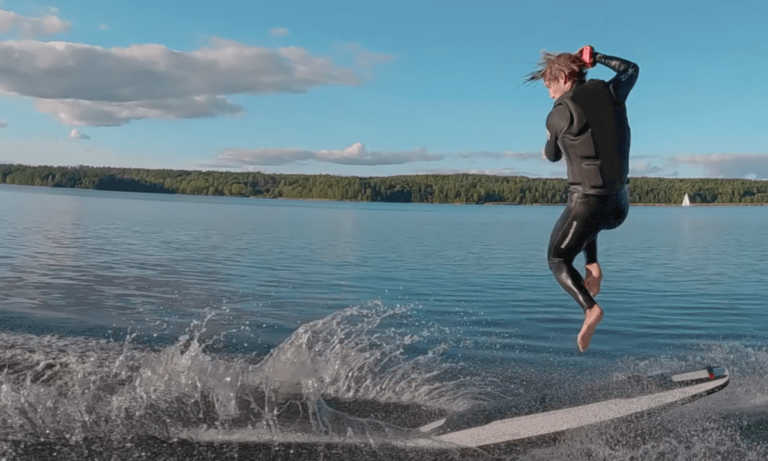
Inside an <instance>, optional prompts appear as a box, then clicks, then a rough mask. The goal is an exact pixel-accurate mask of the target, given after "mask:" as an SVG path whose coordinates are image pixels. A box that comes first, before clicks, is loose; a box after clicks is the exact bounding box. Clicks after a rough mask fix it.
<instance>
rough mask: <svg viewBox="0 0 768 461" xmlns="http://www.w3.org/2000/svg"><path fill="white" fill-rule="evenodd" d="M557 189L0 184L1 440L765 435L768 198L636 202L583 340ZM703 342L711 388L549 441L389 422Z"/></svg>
mask: <svg viewBox="0 0 768 461" xmlns="http://www.w3.org/2000/svg"><path fill="white" fill-rule="evenodd" d="M561 211H562V207H556V206H540V207H539V206H533V207H529V206H457V205H425V204H385V203H344V202H314V201H288V200H264V199H245V198H221V197H194V196H176V195H154V194H135V193H116V192H104V191H91V190H66V189H49V188H36V187H23V186H6V185H3V186H0V236H2V239H0V345H1V346H2V347H1V348H0V365H2V367H3V369H4V371H3V372H2V373H3V374H2V375H1V376H0V384H1V385H2V387H0V455H2V456H5V458H4V459H52V458H54V457H56V458H57V459H78V460H79V459H100V460H101V459H187V460H188V459H281V460H282V459H285V460H289V459H302V460H303V459H312V460H315V459H324V460H330V459H333V460H337V459H338V460H345V459H349V460H360V459H392V460H399V459H419V460H427V459H495V458H491V457H490V456H491V455H493V456H498V457H501V459H536V460H539V459H541V460H545V459H546V460H552V459H606V460H607V459H627V460H629V459H633V460H634V459H654V460H656V459H690V460H700V459H739V460H742V459H756V460H757V459H766V457H768V347H767V346H768V300H767V298H766V294H765V292H766V287H767V286H768V238H766V235H768V207H690V208H682V207H632V208H631V210H630V215H629V217H628V219H627V221H626V222H625V223H624V224H623V225H622V226H621V227H620V228H619V229H616V230H613V231H608V232H604V233H603V234H601V235H600V237H599V242H598V247H599V251H600V253H599V260H600V262H601V265H602V267H603V271H604V281H603V291H602V293H601V294H600V296H599V297H598V302H600V304H601V306H603V308H604V310H605V319H604V320H603V322H602V323H601V324H600V326H599V328H598V330H597V333H596V334H595V338H594V340H593V342H592V346H591V348H590V349H589V350H588V351H587V352H586V353H580V352H578V349H577V347H576V334H577V333H578V331H579V328H580V326H581V322H582V320H583V314H582V312H581V309H580V308H579V307H578V306H577V304H576V303H575V302H574V301H573V300H572V299H571V298H570V297H569V296H568V295H567V294H565V292H564V291H563V290H562V289H561V288H560V286H559V285H558V284H557V282H556V281H555V279H554V278H553V277H552V275H551V273H550V272H549V269H548V267H547V263H546V248H547V244H548V241H549V234H550V231H551V229H552V226H553V225H554V222H555V221H556V220H557V217H558V216H559V214H560V213H561ZM577 262H578V263H579V265H580V266H581V264H582V259H581V258H579V260H577ZM708 364H713V365H722V366H725V367H727V368H728V370H729V371H730V373H731V376H732V378H731V384H730V385H729V386H728V387H727V388H726V389H725V390H723V391H721V392H719V393H717V394H715V395H713V396H711V397H708V398H705V399H701V400H699V401H696V402H694V403H692V404H690V405H685V406H683V407H679V408H677V409H675V410H672V411H669V412H664V413H660V414H655V415H646V416H643V417H640V418H636V419H634V420H632V421H614V422H611V423H605V424H601V425H597V426H593V427H590V428H587V429H583V430H577V431H574V432H572V433H568V434H566V435H565V436H563V437H560V438H559V439H558V440H557V441H556V443H549V444H542V445H541V446H531V447H527V448H525V449H524V450H521V449H515V450H509V451H508V452H504V451H503V450H502V451H499V452H496V453H491V454H488V453H483V452H476V451H471V452H465V451H452V450H448V451H442V452H439V453H434V452H430V451H428V450H427V451H423V450H416V449H404V448H396V447H394V446H391V444H389V443H388V442H389V441H391V440H394V439H398V438H401V439H407V438H408V437H413V436H414V435H413V433H412V432H411V431H409V428H415V427H418V426H419V425H421V424H425V423H427V422H430V421H432V420H435V419H439V418H441V417H443V416H445V415H449V414H450V413H451V412H452V411H456V410H462V409H467V408H473V407H476V406H478V405H484V404H487V403H494V402H499V401H502V400H505V399H522V400H524V399H532V398H536V396H539V395H542V394H543V393H545V394H549V395H557V396H560V398H568V396H571V395H573V396H578V395H580V394H582V393H583V392H585V390H586V389H588V388H589V387H590V386H593V385H598V384H602V383H606V382H610V381H612V380H616V379H619V378H621V377H625V376H628V375H631V374H638V373H639V374H648V373H657V372H677V371H685V370H687V369H696V368H700V367H702V366H704V365H708Z"/></svg>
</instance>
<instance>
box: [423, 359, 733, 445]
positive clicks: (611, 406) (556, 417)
mask: <svg viewBox="0 0 768 461" xmlns="http://www.w3.org/2000/svg"><path fill="white" fill-rule="evenodd" d="M649 379H653V380H654V392H653V393H650V394H646V395H640V396H636V397H632V398H617V399H610V400H605V401H601V402H595V403H589V404H586V405H581V406H576V407H571V408H562V409H557V410H552V411H546V412H543V413H535V414H526V415H523V416H517V417H512V418H507V419H502V420H498V421H494V422H491V423H489V424H485V425H482V426H478V427H472V428H468V429H462V430H457V431H453V432H447V433H440V431H439V429H440V428H441V426H443V425H444V424H445V423H446V421H447V419H441V420H439V421H434V422H432V423H429V424H426V425H424V426H421V427H420V428H419V430H420V431H422V432H427V433H429V432H433V431H434V432H437V434H436V435H435V436H433V437H430V438H429V439H426V440H423V442H424V443H423V445H424V446H429V445H431V443H430V441H432V443H434V442H438V444H439V443H440V442H442V443H447V444H455V445H459V446H464V447H482V446H485V445H493V444H498V443H503V442H513V441H518V440H524V439H531V438H534V437H540V436H544V435H549V434H555V433H558V432H563V431H567V430H570V429H575V428H579V427H583V426H587V425H590V424H596V423H600V422H604V421H609V420H612V419H617V418H622V417H626V416H630V415H633V414H637V413H642V412H646V411H653V410H658V409H661V408H665V407H671V406H675V405H680V404H683V403H688V402H691V401H693V400H695V399H697V398H701V397H704V396H706V395H709V394H712V393H714V392H717V391H719V390H721V389H723V388H725V387H726V386H727V385H728V382H729V379H730V378H729V375H728V371H727V370H726V369H725V368H721V367H706V368H704V369H702V370H697V371H693V372H688V373H681V374H677V375H673V376H655V377H649ZM665 388H666V390H660V391H659V389H665ZM412 443H413V441H412ZM417 444H418V443H417Z"/></svg>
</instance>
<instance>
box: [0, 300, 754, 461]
mask: <svg viewBox="0 0 768 461" xmlns="http://www.w3.org/2000/svg"><path fill="white" fill-rule="evenodd" d="M409 312H410V309H409V308H408V307H403V306H398V307H395V308H385V307H384V306H382V305H381V304H372V305H367V306H358V307H351V308H348V309H344V310H341V311H338V312H335V313H333V314H331V315H329V316H327V317H325V318H323V319H320V320H316V321H313V322H310V323H307V324H305V325H302V326H301V327H299V328H298V329H297V330H296V331H295V332H294V333H293V334H292V335H291V336H290V337H288V338H287V339H286V340H285V341H283V342H282V343H281V344H279V345H277V346H276V347H274V348H273V349H272V350H271V351H270V352H269V353H268V354H267V355H266V356H264V357H258V358H257V357H253V356H242V355H231V354H230V355H227V354H213V353H211V352H209V351H207V349H209V346H210V345H211V344H212V342H213V341H215V340H216V338H209V337H206V333H205V332H206V330H205V327H206V323H207V322H208V321H209V320H210V318H211V315H208V316H207V317H206V318H204V319H201V321H199V322H195V323H193V324H192V325H191V326H190V328H189V330H188V331H187V334H185V335H183V336H182V337H180V338H179V339H178V340H177V341H176V342H175V343H174V344H172V345H170V346H168V347H165V348H162V349H159V350H153V349H151V348H147V347H140V346H139V345H136V344H134V343H132V342H131V339H132V338H133V337H135V335H132V336H129V337H128V338H127V339H126V340H125V341H123V342H112V341H106V340H97V339H89V338H73V337H60V336H40V335H28V334H18V333H0V365H1V366H2V370H0V456H2V457H3V459H54V458H55V459H78V460H79V459H99V460H106V459H286V460H287V459H307V460H310V459H311V460H315V459H338V460H344V459H355V460H359V459H392V460H399V459H403V460H404V459H420V460H426V459H490V458H505V459H530V460H539V459H541V460H545V459H546V460H554V459H606V460H607V459H628V460H629V459H638V460H639V459H654V460H666V459H685V460H703V459H713V460H714V459H739V460H742V459H755V460H757V459H768V449H766V443H768V396H766V394H768V385H767V384H766V373H768V351H765V350H753V349H748V348H745V347H741V346H731V347H713V348H711V349H709V350H700V351H696V352H692V353H689V354H687V355H686V356H684V357H682V356H674V357H663V358H658V359H654V360H643V361H640V360H637V359H633V358H627V359H625V360H624V361H622V362H621V363H620V364H619V366H618V368H617V367H616V366H615V365H614V366H613V369H612V370H610V371H609V372H606V373H605V374H603V375H602V376H599V377H596V379H597V380H601V381H605V380H611V379H621V378H622V377H625V376H627V375H631V374H638V373H644V374H648V373H653V372H659V371H670V370H671V371H679V370H681V369H685V368H697V367H699V366H700V365H701V364H702V362H707V363H717V364H722V365H725V366H726V367H727V368H728V369H729V371H730V372H731V376H732V383H731V385H730V386H729V387H728V388H727V389H726V390H725V391H723V392H721V393H718V394H716V395H715V396H712V397H709V398H707V399H704V400H703V401H699V402H696V403H693V404H691V405H686V406H683V407H680V408H678V409H676V410H673V411H670V412H667V413H664V414H655V415H645V416H643V417H638V418H634V419H632V420H627V421H624V420H622V421H614V422H609V423H604V424H600V425H596V426H592V427H589V428H584V429H580V430H576V431H572V432H569V433H566V434H563V435H560V436H557V437H554V438H552V439H551V440H548V441H547V442H546V443H539V444H537V445H530V444H517V445H515V446H511V447H505V446H499V447H493V448H491V449H486V450H466V449H455V448H453V447H448V446H446V447H445V449H441V450H436V449H435V450H427V449H424V448H415V447H411V448H408V441H409V440H412V439H414V438H419V437H425V435H424V434H421V433H419V432H418V431H416V430H414V429H413V428H416V427H418V426H420V425H422V424H424V423H427V422H431V421H433V420H436V419H440V418H442V417H444V416H446V415H449V414H450V413H451V412H454V411H461V410H465V409H470V408H473V407H476V406H479V405H484V404H487V403H492V402H494V401H498V400H499V399H509V398H520V399H525V398H536V397H535V396H537V395H540V394H541V392H542V391H545V392H548V393H550V394H554V393H560V394H567V393H574V392H579V389H577V388H574V387H573V386H568V387H563V385H562V383H566V382H568V379H552V373H551V372H550V373H547V374H546V375H543V374H542V375H541V376H539V377H538V378H536V376H535V375H532V374H530V373H529V374H526V375H525V381H524V382H523V381H520V382H515V381H514V379H513V378H511V377H510V376H513V375H514V374H512V375H504V373H500V372H499V370H486V372H484V373H477V372H475V373H469V372H468V370H467V369H466V368H464V369H462V363H451V361H450V360H448V359H446V358H445V357H444V354H443V353H444V352H445V351H446V350H447V348H448V346H447V345H445V344H437V345H434V346H433V347H431V348H421V349H418V348H411V346H415V345H418V344H422V343H424V341H425V339H427V338H429V337H430V336H431V335H433V334H432V333H433V332H432V331H431V330H430V328H429V327H427V328H424V329H423V330H422V331H419V332H418V333H414V332H412V331H411V330H412V329H405V328H395V327H390V328H385V326H386V324H387V322H394V321H395V320H397V319H400V320H402V319H403V318H406V320H407V316H408V315H409ZM434 336H439V335H434ZM414 351H419V352H414ZM509 366H510V367H513V366H514V364H513V363H510V364H509ZM467 376H473V377H472V378H468V377H467ZM563 378H567V376H563ZM502 382H503V383H504V384H503V385H502V384H499V383H502ZM558 383H561V384H558ZM589 384H590V383H588V382H587V383H584V385H585V386H588V385H589ZM395 442H397V443H395Z"/></svg>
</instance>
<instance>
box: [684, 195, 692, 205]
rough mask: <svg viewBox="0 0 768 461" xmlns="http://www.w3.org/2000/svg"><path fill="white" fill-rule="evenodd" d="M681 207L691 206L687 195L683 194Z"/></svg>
mask: <svg viewBox="0 0 768 461" xmlns="http://www.w3.org/2000/svg"><path fill="white" fill-rule="evenodd" d="M683 206H691V200H690V199H689V198H688V194H685V198H683Z"/></svg>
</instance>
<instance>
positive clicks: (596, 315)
mask: <svg viewBox="0 0 768 461" xmlns="http://www.w3.org/2000/svg"><path fill="white" fill-rule="evenodd" d="M601 320H603V310H602V309H601V308H600V306H598V305H597V304H595V305H594V306H592V307H591V308H589V309H587V315H586V317H585V318H584V325H582V326H581V331H580V332H579V337H578V338H577V339H576V341H577V342H578V343H579V350H580V351H581V352H584V351H586V350H587V349H589V343H591V342H592V335H593V334H595V328H597V324H598V323H600V321H601Z"/></svg>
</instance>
